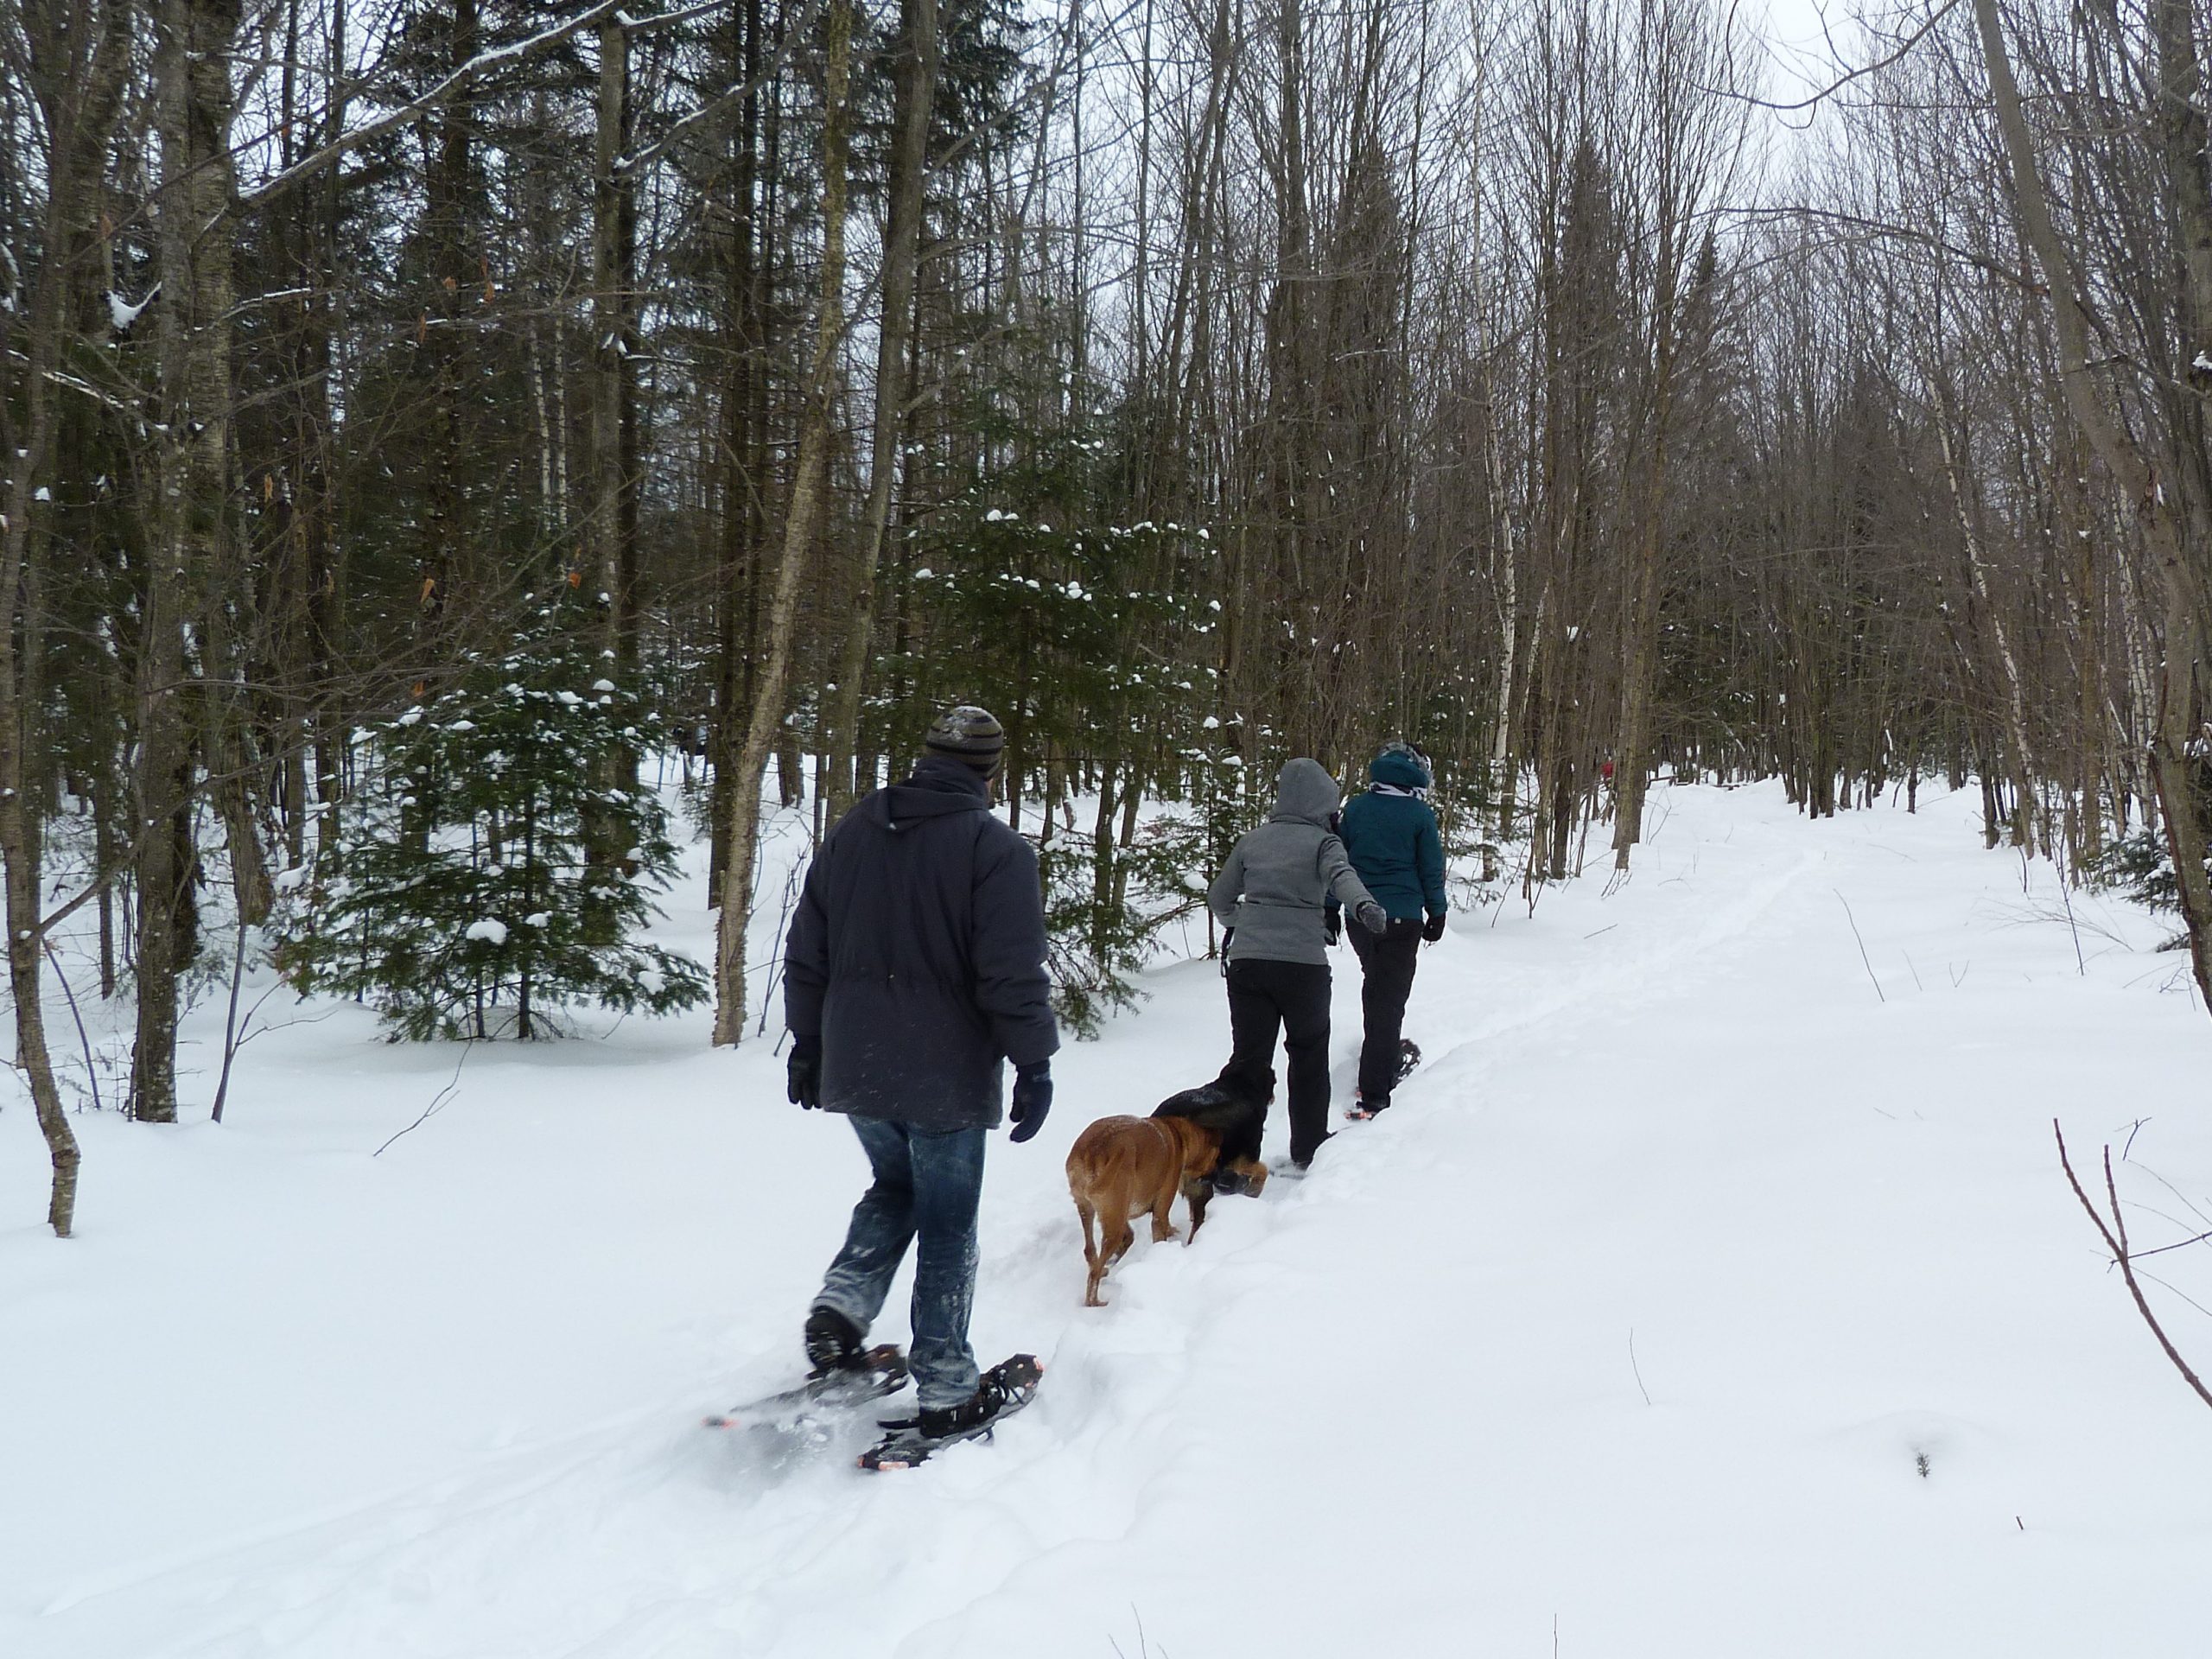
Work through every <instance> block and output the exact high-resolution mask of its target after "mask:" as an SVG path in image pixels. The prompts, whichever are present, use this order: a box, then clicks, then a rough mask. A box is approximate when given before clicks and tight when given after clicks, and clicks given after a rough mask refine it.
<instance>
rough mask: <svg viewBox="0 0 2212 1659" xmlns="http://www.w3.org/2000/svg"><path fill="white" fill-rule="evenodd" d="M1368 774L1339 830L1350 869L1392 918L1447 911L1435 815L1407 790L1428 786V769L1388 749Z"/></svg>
mask: <svg viewBox="0 0 2212 1659" xmlns="http://www.w3.org/2000/svg"><path fill="white" fill-rule="evenodd" d="M1367 775H1368V777H1369V778H1370V779H1372V780H1373V785H1374V786H1373V787H1371V788H1370V789H1369V790H1368V791H1367V792H1366V793H1365V794H1364V795H1361V796H1358V797H1357V798H1354V799H1353V800H1351V801H1350V802H1348V803H1346V804H1345V806H1344V826H1343V828H1342V829H1340V830H1339V831H1338V833H1339V834H1340V835H1342V836H1343V837H1344V851H1345V852H1346V853H1347V854H1348V855H1350V856H1351V867H1352V868H1354V869H1355V870H1357V871H1358V872H1359V879H1360V880H1362V881H1364V882H1365V883H1366V884H1367V890H1368V891H1369V892H1370V893H1373V894H1374V895H1375V896H1376V899H1378V900H1380V901H1381V903H1382V906H1383V909H1385V910H1387V911H1389V912H1390V916H1391V919H1393V920H1394V921H1406V922H1409V921H1417V920H1419V919H1420V918H1421V912H1423V911H1424V910H1426V911H1427V912H1428V913H1429V914H1430V915H1431V916H1441V915H1444V914H1446V912H1447V911H1448V910H1449V909H1450V906H1449V905H1448V904H1447V903H1446V901H1445V897H1444V842H1443V838H1442V837H1441V836H1439V835H1438V834H1437V830H1436V814H1435V813H1434V812H1433V811H1431V810H1429V805H1428V803H1427V801H1423V800H1418V799H1416V798H1414V795H1413V793H1412V791H1414V790H1416V789H1427V787H1428V774H1427V772H1424V771H1423V770H1422V769H1421V763H1420V762H1419V761H1418V760H1414V758H1413V757H1412V756H1411V755H1409V754H1400V753H1383V754H1378V755H1376V757H1375V760H1374V763H1373V764H1372V765H1371V766H1369V767H1368V769H1367Z"/></svg>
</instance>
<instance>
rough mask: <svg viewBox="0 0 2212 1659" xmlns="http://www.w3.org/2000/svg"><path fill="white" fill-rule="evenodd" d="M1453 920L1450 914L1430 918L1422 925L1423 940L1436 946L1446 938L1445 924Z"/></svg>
mask: <svg viewBox="0 0 2212 1659" xmlns="http://www.w3.org/2000/svg"><path fill="white" fill-rule="evenodd" d="M1451 919H1452V918H1451V916H1450V915H1449V913H1440V914H1437V915H1434V916H1432V917H1430V918H1428V919H1427V921H1425V922H1423V923H1422V924H1421V938H1424V939H1427V941H1428V942H1429V943H1430V944H1435V943H1436V942H1437V941H1438V940H1439V939H1440V938H1443V937H1444V924H1445V923H1446V922H1448V921H1450V920H1451Z"/></svg>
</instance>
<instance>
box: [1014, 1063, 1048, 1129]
mask: <svg viewBox="0 0 2212 1659" xmlns="http://www.w3.org/2000/svg"><path fill="white" fill-rule="evenodd" d="M1051 1112H1052V1062H1051V1061H1050V1060H1032V1061H1031V1062H1030V1063H1029V1064H1028V1065H1017V1066H1016V1067H1014V1109H1013V1110H1012V1111H1010V1112H1008V1113H1007V1116H1008V1117H1009V1118H1011V1119H1012V1120H1013V1121H1014V1134H1013V1135H1011V1136H1009V1137H1008V1138H1009V1139H1011V1140H1014V1141H1027V1139H1028V1138H1029V1137H1030V1136H1031V1135H1034V1134H1036V1133H1037V1131H1038V1130H1039V1129H1041V1128H1044V1127H1045V1119H1046V1117H1047V1116H1049V1115H1050V1114H1051Z"/></svg>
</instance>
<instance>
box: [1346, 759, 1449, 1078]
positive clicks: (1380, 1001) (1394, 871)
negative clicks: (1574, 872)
mask: <svg viewBox="0 0 2212 1659" xmlns="http://www.w3.org/2000/svg"><path fill="white" fill-rule="evenodd" d="M1367 776H1368V779H1369V781H1368V786H1367V792H1366V793H1365V794H1364V795H1362V796H1359V797H1358V798H1356V799H1354V800H1352V801H1351V802H1350V803H1349V804H1347V805H1346V806H1345V807H1344V826H1343V830H1342V833H1343V836H1344V852H1345V854H1346V855H1347V856H1349V857H1350V858H1351V867H1352V868H1354V869H1355V870H1357V871H1358V872H1359V879H1360V880H1362V881H1363V882H1365V883H1366V884H1367V890H1368V891H1369V892H1370V893H1373V894H1374V895H1375V897H1376V899H1377V900H1378V901H1379V902H1380V903H1381V904H1382V906H1383V909H1384V910H1386V911H1388V912H1389V914H1390V925H1389V926H1388V927H1387V928H1385V929H1383V931H1382V932H1381V933H1379V934H1366V933H1363V932H1362V931H1358V930H1355V931H1353V933H1352V936H1351V948H1352V950H1353V952H1354V954H1356V955H1357V957H1359V969H1360V976H1361V982H1360V997H1359V1001H1360V1011H1361V1013H1362V1014H1363V1015H1364V1016H1365V1020H1364V1024H1365V1026H1366V1033H1365V1038H1364V1040H1363V1042H1362V1043H1361V1045H1360V1050H1359V1090H1358V1094H1357V1097H1356V1098H1355V1100H1354V1102H1353V1104H1352V1111H1351V1115H1352V1116H1355V1117H1372V1116H1375V1114H1376V1113H1377V1112H1379V1111H1381V1110H1382V1109H1383V1108H1384V1107H1386V1106H1388V1105H1389V1103H1390V1091H1391V1090H1393V1089H1395V1087H1397V1084H1398V1075H1399V1071H1400V1069H1401V1067H1400V1056H1401V1054H1402V1052H1403V1051H1402V1043H1403V1034H1404V1032H1405V1027H1406V998H1407V997H1408V995H1411V993H1412V991H1413V988H1414V961H1415V958H1416V957H1417V956H1418V954H1419V952H1420V950H1421V941H1422V940H1424V939H1427V941H1429V942H1430V943H1431V944H1434V943H1435V942H1436V941H1437V940H1438V939H1440V938H1443V937H1444V924H1445V920H1446V918H1447V917H1448V916H1449V915H1450V914H1451V908H1450V906H1448V905H1447V904H1446V902H1445V898H1444V842H1443V838H1442V837H1441V836H1440V835H1438V833H1437V829H1436V814H1435V813H1434V812H1433V811H1432V810H1429V805H1428V803H1427V801H1425V800H1423V799H1422V798H1421V796H1422V794H1423V792H1424V791H1427V788H1428V786H1429V772H1428V766H1427V761H1426V760H1424V759H1423V757H1422V755H1421V751H1420V750H1418V749H1416V748H1414V746H1413V745H1412V744H1410V743H1405V742H1396V741H1393V742H1389V743H1385V744H1384V745H1383V752H1382V753H1380V754H1378V755H1376V757H1375V759H1374V760H1373V761H1372V762H1371V763H1370V765H1369V766H1368V768H1367ZM1424 912H1426V918H1425V919H1424Z"/></svg>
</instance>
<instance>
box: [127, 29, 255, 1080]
mask: <svg viewBox="0 0 2212 1659" xmlns="http://www.w3.org/2000/svg"><path fill="white" fill-rule="evenodd" d="M237 32H238V0H168V6H167V8H166V13H165V16H164V28H163V29H162V36H161V41H160V46H161V58H162V67H161V68H160V70H159V72H158V75H157V79H158V80H159V83H160V87H161V92H160V100H161V117H160V126H161V143H162V198H161V255H162V258H161V268H162V303H161V306H160V308H159V311H160V315H161V319H162V417H163V419H164V421H165V423H167V426H168V432H167V435H166V436H165V438H164V440H163V442H162V467H161V486H160V487H161V491H162V499H161V501H160V504H159V507H158V520H159V529H158V531H157V533H156V537H155V547H154V552H153V557H152V560H151V569H149V572H148V575H147V582H146V601H145V607H146V610H145V627H144V635H143V638H144V644H143V647H142V650H141V652H140V658H139V664H138V709H139V716H138V718H139V761H138V809H139V825H138V827H139V829H140V831H141V833H142V835H143V836H144V842H143V849H142V850H141V852H140V855H139V860H138V1026H137V1043H136V1046H135V1048H134V1051H133V1054H132V1065H131V1083H130V1108H131V1116H133V1117H136V1118H137V1119H139V1120H141V1121H142V1122H155V1123H170V1122H175V1121H176V1022H177V1017H178V1013H179V1006H178V995H177V981H178V978H179V976H181V974H182V973H183V972H184V970H185V969H187V968H188V966H189V965H190V963H191V960H192V956H193V952H194V948H195V944H196V936H197V917H196V913H195V906H194V898H193V893H192V889H193V885H194V880H195V877H196V874H197V873H196V871H195V869H194V863H195V854H194V845H193V832H192V805H191V798H192V766H193V756H192V726H193V722H192V720H191V717H190V715H189V713H188V695H187V693H188V664H187V661H186V656H185V640H184V628H185V622H186V619H187V618H188V617H189V616H191V615H192V614H193V613H194V608H195V607H194V598H195V597H196V596H197V594H200V593H204V592H205V591H206V588H207V584H208V583H209V581H210V578H211V576H212V575H213V573H215V572H217V571H219V570H221V569H224V568H225V563H226V558H225V554H224V548H225V545H226V536H227V534H228V526H227V521H228V518H229V512H230V503H229V501H228V499H226V498H227V495H228V490H227V485H228V482H229V478H230V454H231V353H230V344H231V327H232V316H231V313H232V302H233V294H232V272H231V234H232V224H231V219H230V212H231V207H232V198H233V193H234V186H235V175H234V174H233V172H232V163H231V153H230V128H231V79H230V74H231V48H232V39H233V37H234V36H235V35H236V34H237Z"/></svg>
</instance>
